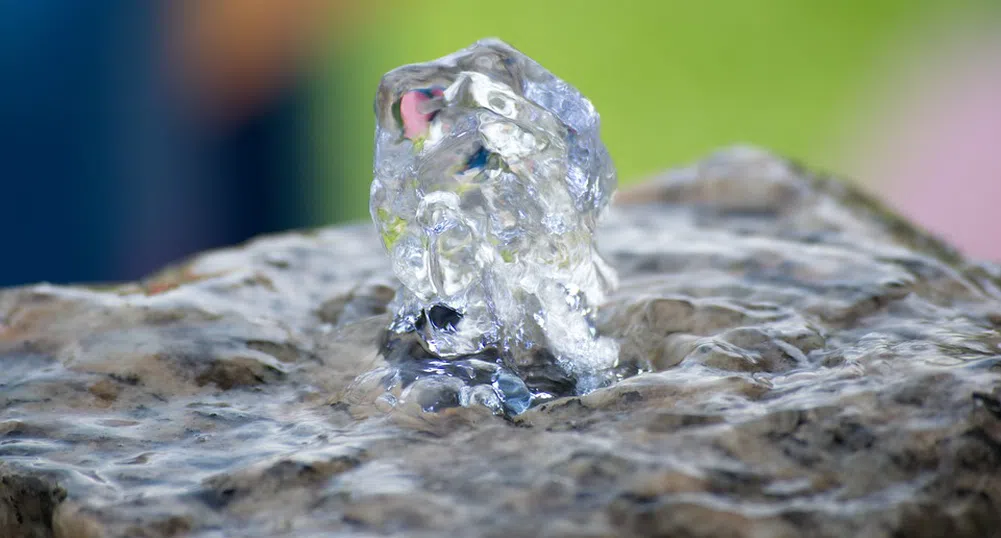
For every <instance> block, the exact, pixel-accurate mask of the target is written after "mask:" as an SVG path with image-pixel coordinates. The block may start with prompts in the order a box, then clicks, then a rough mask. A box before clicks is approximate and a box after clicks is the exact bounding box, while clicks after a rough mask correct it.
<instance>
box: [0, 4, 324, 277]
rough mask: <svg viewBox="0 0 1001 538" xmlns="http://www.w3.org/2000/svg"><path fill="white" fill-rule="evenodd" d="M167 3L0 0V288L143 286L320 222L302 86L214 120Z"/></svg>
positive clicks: (288, 87)
mask: <svg viewBox="0 0 1001 538" xmlns="http://www.w3.org/2000/svg"><path fill="white" fill-rule="evenodd" d="M166 5H167V4H166V3H165V2H153V1H148V2H136V1H134V0H87V1H80V0H43V1H37V2H36V1H34V0H31V1H23V0H4V1H3V2H2V3H0V73H2V77H3V81H4V83H3V84H2V85H0V125H2V126H3V131H2V135H0V136H2V137H3V140H2V143H0V148H2V149H0V167H2V168H0V177H2V178H3V193H2V195H0V230H2V232H0V233H2V237H3V239H4V241H3V244H4V246H3V249H2V252H3V256H2V258H0V259H2V262H0V286H3V285H10V284H20V283H25V282H35V281H42V280H46V281H54V282H78V281H97V282H100V281H110V280H123V279H133V278H137V277H140V276H142V275H145V274H147V273H149V272H151V271H153V270H155V269H157V268H159V267H161V266H162V265H164V264H166V263H168V262H171V261H175V260H177V259H178V258H181V257H183V256H185V255H187V254H189V253H192V252H196V251H199V250H203V249H206V248H209V247H214V246H221V245H228V244H233V243H237V242H240V241H243V240H245V239H247V238H249V237H251V236H254V235H257V234H259V233H264V232H269V231H276V230H282V229H287V228H294V227H302V226H310V225H314V224H316V223H317V222H318V220H319V219H318V218H317V216H316V215H315V214H313V213H315V212H311V211H310V210H309V206H308V204H307V203H306V202H305V200H306V199H307V197H308V193H306V192H305V186H306V184H307V178H306V174H307V172H306V170H305V166H304V164H303V163H305V162H306V158H305V155H304V152H305V149H304V148H306V147H307V144H306V143H305V140H304V138H305V136H306V132H305V131H306V127H305V126H306V125H307V122H306V121H305V119H304V116H305V115H306V114H307V113H308V112H307V111H308V107H307V106H306V105H307V100H308V99H307V98H308V91H306V86H305V84H304V83H303V82H302V81H298V80H292V81H290V82H288V83H284V84H281V85H280V86H279V87H278V88H276V89H275V90H274V91H272V92H270V93H269V94H268V96H267V98H266V99H259V100H258V101H257V102H255V103H254V105H253V106H250V107H246V109H245V110H241V111H240V112H239V113H234V114H226V115H225V117H221V116H223V115H219V116H216V115H214V114H211V113H209V114H206V113H204V110H202V104H201V103H199V102H197V101H198V99H200V97H199V96H198V95H196V93H195V92H194V91H191V90H190V88H187V87H184V86H182V85H181V84H179V81H181V80H182V78H183V77H182V76H179V73H177V72H176V70H175V65H176V62H174V61H173V58H171V52H172V51H171V50H170V48H169V44H170V43H171V41H170V39H168V38H169V36H167V35H165V32H166V31H167V29H168V26H166V25H164V24H163V21H164V20H165V18H167V17H170V16H173V15H172V14H171V13H168V12H167V11H166ZM209 105H211V103H209Z"/></svg>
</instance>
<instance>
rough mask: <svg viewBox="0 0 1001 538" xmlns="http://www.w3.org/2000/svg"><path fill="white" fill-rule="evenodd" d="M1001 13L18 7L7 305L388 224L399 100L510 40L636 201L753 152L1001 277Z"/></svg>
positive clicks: (8, 82)
mask: <svg viewBox="0 0 1001 538" xmlns="http://www.w3.org/2000/svg"><path fill="white" fill-rule="evenodd" d="M999 15H1001V1H999V0H841V1H827V2H825V1H820V0H702V1H682V0H619V1H599V0H482V1H470V0H438V1H436V2H406V1H403V0H211V1H209V0H148V1H144V2H136V1H134V0H90V1H86V2H84V1H81V0H46V1H45V2H33V1H21V2H16V1H12V2H0V73H2V74H3V76H4V78H3V80H4V84H0V118H3V119H4V121H2V122H0V129H4V131H3V134H4V135H5V136H4V137H3V138H2V139H0V151H2V152H3V153H2V154H0V181H2V182H3V183H2V186H3V187H4V190H3V191H2V192H3V196H0V230H3V231H4V232H5V236H4V242H5V250H4V252H5V254H9V255H7V256H5V259H4V263H2V264H0V286H4V285H11V284H22V283H27V282H37V281H41V280H48V281H51V282H79V281H117V280H130V279H135V278H138V277H141V276H143V275H146V274H149V273H150V272H152V271H155V270H157V269H159V268H160V267H162V266H163V265H165V264H167V263H171V262H175V261H178V260H180V259H183V258H185V257H187V256H190V255H191V254H192V253H195V252H199V251H203V250H206V249H209V248H215V247H221V246H226V245H232V244H236V243H240V242H242V241H245V240H247V239H249V238H252V237H254V236H257V235H260V234H263V233H272V232H278V231H282V230H288V229H293V228H309V227H315V226H322V225H327V224H331V223H336V222H342V221H347V220H355V219H363V220H364V219H367V218H368V188H369V183H370V182H371V179H372V165H371V160H372V146H373V136H374V133H373V130H374V119H373V111H372V100H373V94H374V92H375V90H376V87H377V85H378V83H379V79H380V77H381V76H382V74H383V73H385V72H387V71H389V70H391V69H393V68H395V67H397V66H399V65H402V64H407V63H415V62H423V61H427V60H431V59H435V58H438V57H440V56H443V55H445V54H448V53H451V52H453V51H455V50H458V49H460V48H463V47H466V46H468V45H470V44H471V43H473V42H474V41H476V40H478V39H480V38H483V37H488V36H496V37H499V38H501V39H504V40H506V41H508V42H509V43H511V44H512V45H514V46H516V47H518V48H519V49H521V50H522V51H523V52H525V53H526V54H528V55H529V56H531V57H533V58H535V59H536V60H538V61H539V62H540V63H541V64H542V65H543V66H545V67H547V68H548V69H550V70H551V71H552V72H554V73H555V74H556V75H558V76H560V77H561V78H563V79H564V80H566V81H568V82H569V83H571V84H572V85H574V86H576V87H577V88H579V89H580V90H581V91H582V92H583V93H584V94H585V95H586V96H588V97H589V98H590V99H591V100H592V101H593V102H594V104H595V106H596V107H597V109H598V111H599V112H600V113H601V116H602V122H603V127H602V131H603V138H604V140H605V142H606V144H607V145H608V147H609V149H610V151H611V154H612V157H613V159H614V161H615V163H616V165H617V167H618V170H619V176H620V184H621V185H624V186H628V185H629V184H630V183H633V182H636V181H641V180H642V179H643V178H645V177H647V176H649V175H651V174H653V173H656V172H658V171H661V170H664V169H666V168H669V167H672V166H677V165H681V164H685V163H689V162H691V161H693V160H695V159H698V158H700V157H702V156H704V155H706V154H707V153H708V152H710V151H712V150H714V149H717V148H719V147H722V146H727V145H731V144H734V143H742V142H743V143H751V144H754V145H758V146H762V147H765V148H768V149H771V150H773V151H775V152H777V153H780V154H783V155H786V156H789V157H793V158H795V159H798V160H801V161H803V162H805V163H807V164H808V165H809V166H811V167H813V168H820V169H826V170H830V171H834V172H837V173H838V174H839V175H842V176H844V177H848V178H851V179H852V180H855V181H858V182H859V183H860V184H862V185H863V186H864V187H865V188H866V189H868V190H871V191H873V192H874V193H876V194H877V195H878V196H881V197H882V198H884V199H886V200H887V201H888V202H889V203H890V204H891V205H892V206H894V207H895V208H897V209H898V210H900V211H901V212H903V213H904V214H905V215H906V216H908V217H910V218H911V219H913V220H914V221H916V222H918V223H919V224H921V225H923V226H925V227H927V228H928V229H930V230H931V231H933V232H935V233H937V234H939V235H941V236H942V237H943V238H945V239H946V240H948V241H951V242H952V243H954V244H955V245H957V246H958V247H959V248H960V249H961V250H963V251H965V252H966V253H968V254H970V255H973V256H977V257H983V258H987V259H992V260H997V261H1001V240H998V239H997V238H996V234H995V233H994V232H993V230H994V228H995V226H994V223H993V219H992V218H991V215H993V213H994V212H995V211H996V209H995V208H996V207H997V206H998V205H1001V151H998V148H1001V17H999ZM373 248H378V245H373Z"/></svg>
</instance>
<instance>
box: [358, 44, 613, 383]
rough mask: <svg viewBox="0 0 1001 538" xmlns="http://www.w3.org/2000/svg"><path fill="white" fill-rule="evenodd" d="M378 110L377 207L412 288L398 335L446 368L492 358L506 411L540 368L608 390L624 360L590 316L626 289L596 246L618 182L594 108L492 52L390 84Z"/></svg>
mask: <svg viewBox="0 0 1001 538" xmlns="http://www.w3.org/2000/svg"><path fill="white" fill-rule="evenodd" d="M375 108H376V117H377V127H376V148H375V163H374V168H375V178H374V180H373V182H372V189H371V206H370V209H371V213H372V218H373V220H374V221H375V223H376V227H377V228H378V231H379V232H380V234H381V237H382V241H383V244H384V245H385V247H386V250H387V251H388V252H389V254H390V257H391V258H392V264H393V270H394V272H395V274H396V276H397V277H398V278H399V279H400V282H401V283H402V286H401V288H400V290H399V291H398V293H397V296H396V299H395V301H394V312H395V318H394V321H393V323H392V325H391V327H390V329H391V332H392V334H397V335H408V334H409V335H415V336H416V337H417V339H418V341H419V342H420V344H421V346H422V347H423V349H424V350H425V351H426V352H427V353H428V354H429V355H430V356H432V357H434V358H437V359H446V360H450V361H461V360H464V358H468V357H470V356H482V354H484V353H488V354H489V353H491V352H494V355H492V356H494V357H495V362H496V363H497V364H498V365H500V366H502V367H503V368H502V369H501V370H502V371H501V373H495V375H494V376H493V382H492V383H493V386H494V387H495V389H496V390H497V391H498V394H499V395H500V397H501V399H503V397H504V395H505V393H504V390H503V389H501V388H497V387H498V386H501V385H511V384H512V383H514V384H517V383H515V382H514V381H512V380H511V379H510V378H504V377H502V376H501V374H502V373H504V372H506V371H508V370H510V371H513V372H516V373H518V374H519V375H520V376H521V377H522V378H525V377H526V372H528V371H531V370H532V369H533V368H537V367H544V366H545V364H542V363H549V364H550V365H555V367H556V368H557V369H558V370H559V371H560V372H562V374H563V375H565V376H567V378H568V379H570V380H572V386H573V387H574V388H573V391H575V392H578V393H580V392H587V391H589V390H592V389H593V388H595V387H597V386H600V385H601V384H602V383H605V382H606V381H607V380H608V379H609V375H610V374H609V371H610V368H612V367H613V366H614V365H615V363H616V360H617V356H618V347H617V345H616V343H615V342H614V341H612V340H611V339H609V338H604V337H600V336H598V335H597V334H596V332H595V329H594V324H593V315H594V308H595V307H596V306H597V305H599V304H600V303H601V302H602V300H603V298H604V296H605V293H606V292H607V291H608V290H609V289H610V288H611V287H612V286H614V279H615V277H614V273H613V272H612V271H611V269H610V268H609V267H608V266H607V265H606V264H605V263H604V262H603V261H602V259H601V257H600V256H599V255H598V252H597V251H596V249H595V244H594V239H593V233H594V230H595V226H596V223H597V221H598V219H599V217H600V216H601V215H602V213H603V212H604V210H605V208H606V206H607V205H608V202H609V199H610V198H611V196H612V193H613V191H614V190H615V185H616V174H615V168H614V166H613V165H612V162H611V160H610V158H609V156H608V152H607V150H606V149H605V146H604V145H603V144H602V142H601V139H600V136H599V118H598V114H597V112H596V111H595V109H594V107H593V105H592V104H591V102H590V101H588V100H587V99H586V98H585V97H584V96H582V95H581V94H580V93H579V92H578V91H577V90H576V89H574V88H573V87H571V86H570V85H569V84H567V83H566V82H564V81H562V80H560V79H559V78H557V77H555V76H554V75H553V74H551V73H549V72H548V71H547V70H545V69H544V68H543V67H542V66H540V65H539V64H538V63H536V62H535V61H533V60H532V59H530V58H528V57H527V56H525V55H524V54H522V53H520V52H519V51H517V50H515V49H514V48H512V47H511V46H509V45H507V44H506V43H504V42H502V41H499V40H496V39H487V40H482V41H479V42H477V43H475V44H474V45H472V46H471V47H469V48H467V49H464V50H461V51H459V52H456V53H454V54H451V55H449V56H446V57H444V58H441V59H438V60H436V61H433V62H428V63H424V64H416V65H407V66H403V67H400V68H397V69H395V70H393V71H391V72H389V73H387V74H386V75H385V76H384V77H383V79H382V81H381V83H380V85H379V91H378V95H377V97H376V102H375ZM499 376H500V377H499ZM514 390H522V388H521V387H517V388H516V389H514Z"/></svg>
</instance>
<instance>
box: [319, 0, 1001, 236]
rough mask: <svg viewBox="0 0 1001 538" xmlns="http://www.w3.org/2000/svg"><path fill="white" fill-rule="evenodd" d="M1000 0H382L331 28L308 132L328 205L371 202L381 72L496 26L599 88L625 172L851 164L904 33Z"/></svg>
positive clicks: (573, 79)
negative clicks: (856, 135) (720, 164)
mask: <svg viewBox="0 0 1001 538" xmlns="http://www.w3.org/2000/svg"><path fill="white" fill-rule="evenodd" d="M998 4H1001V2H995V1H991V0H984V1H977V0H958V1H948V0H937V1H936V0H875V1H866V0H844V1H838V2H822V1H810V0H756V1H752V0H707V1H696V2H692V1H676V0H659V1H658V0H620V1H602V0H549V1H540V0H504V1H498V2H494V1H483V2H470V1H468V0H439V1H436V2H389V3H386V4H383V5H380V6H378V8H377V9H376V12H375V13H373V14H372V16H370V17H364V20H363V21H362V22H361V23H359V24H357V25H355V26H353V27H352V28H350V29H348V30H347V31H346V32H345V34H344V35H340V36H338V37H337V39H335V40H334V41H333V43H332V44H331V46H330V54H329V56H326V57H325V60H324V61H323V62H322V65H323V66H325V70H324V76H323V77H322V78H321V79H319V80H318V81H317V83H316V86H315V90H316V96H315V102H316V105H317V107H318V114H317V116H316V117H317V122H316V124H315V125H316V129H318V130H319V132H318V135H317V136H316V137H315V138H314V140H315V141H316V142H317V143H318V144H319V146H318V147H317V148H316V155H317V159H318V160H317V166H318V173H319V179H318V181H319V182H320V183H321V184H322V185H324V186H326V187H327V189H328V190H327V191H326V194H325V195H324V196H322V197H320V198H319V199H318V200H317V201H318V202H320V203H321V204H323V206H322V210H321V211H322V213H323V214H326V215H330V216H331V217H333V218H334V219H335V220H342V219H355V218H364V217H365V216H366V215H367V205H366V204H367V199H368V183H369V181H370V180H371V157H370V156H371V154H372V136H370V132H371V131H372V128H373V119H372V111H371V107H370V106H369V103H370V102H371V100H372V96H373V94H374V91H375V87H376V85H377V84H378V80H379V77H380V76H381V75H382V74H383V73H384V72H386V71H388V70H390V69H392V68H394V67H396V66H399V65H402V64H406V63H414V62H420V61H425V60H429V59H433V58H437V57H440V56H442V55H445V54H447V53H450V52H452V51H455V50H457V49H460V48H462V47H465V46H468V45H469V44H471V43H472V42H474V41H476V40H477V39H479V38H482V37H487V36H496V37H500V38H501V39H504V40H505V41H507V42H509V43H511V44H512V45H514V46H515V47H517V48H519V49H521V50H522V51H523V52H525V53H526V54H528V55H529V56H531V57H533V58H534V59H536V60H537V61H539V62H540V63H541V64H542V65H544V66H546V67H547V68H549V69H550V70H551V71H552V72H554V73H555V74H556V75H557V76H560V77H561V78H563V79H564V80H567V81H568V82H570V83H571V84H573V85H574V86H576V87H577V88H578V89H579V90H580V91H581V92H582V93H584V94H585V95H586V96H588V97H589V98H590V99H591V100H592V101H593V102H594V104H595V106H596V107H597V109H598V111H599V113H600V114H601V117H602V134H603V138H604V140H605V143H606V144H607V146H608V148H609V150H610V152H611V154H612V156H613V158H614V160H615V163H616V165H617V167H618V170H619V176H620V185H628V184H629V183H631V182H635V181H638V180H640V179H642V178H643V177H645V176H647V175H649V174H651V173H654V172H657V171H659V170H663V169H664V168H666V167H668V166H672V165H678V164H681V163H685V162H688V161H691V160H693V159H696V158H698V157H700V156H703V155H705V154H706V153H707V152H709V151H711V150H713V149H715V148H718V147H720V146H723V145H727V144H731V143H736V142H751V143H754V144H755V145H759V146H764V147H767V148H770V149H772V150H774V151H777V152H779V153H782V154H784V155H787V156H790V157H794V158H798V159H802V160H804V161H806V162H809V163H810V164H811V165H812V166H815V167H820V168H826V169H830V170H838V171H846V170H844V166H842V165H841V164H842V163H841V160H842V159H843V158H844V157H845V155H844V153H845V151H846V150H845V148H844V145H845V138H846V137H850V136H851V130H852V129H853V128H855V124H856V123H857V122H858V121H859V120H860V119H859V118H858V116H859V115H860V114H863V113H864V111H865V110H866V109H867V106H869V103H870V102H871V101H872V100H873V99H874V98H875V96H874V92H878V91H879V86H880V83H881V77H882V76H883V75H884V74H885V73H886V72H887V70H888V69H891V68H892V67H893V64H894V63H895V62H901V61H905V58H906V53H907V50H906V49H907V48H908V47H912V48H917V47H918V46H919V45H920V44H921V42H922V38H926V37H927V36H928V35H929V34H932V33H934V32H935V31H936V28H938V27H940V26H942V25H943V23H944V22H945V21H950V20H957V19H959V20H961V19H973V18H977V17H979V16H981V15H983V14H985V13H989V12H990V11H991V10H992V9H994V8H995V7H997V5H998ZM901 49H903V50H901ZM332 140H337V144H338V145H337V146H336V147H333V146H331V145H330V144H329V143H330V141H332ZM846 172H847V171H846Z"/></svg>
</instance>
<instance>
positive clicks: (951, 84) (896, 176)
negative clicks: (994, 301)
mask: <svg viewBox="0 0 1001 538" xmlns="http://www.w3.org/2000/svg"><path fill="white" fill-rule="evenodd" d="M900 82H904V83H905V84H901V86H903V87H901V88H897V91H895V92H894V95H895V96H896V99H895V102H894V103H891V104H890V105H889V107H890V108H891V109H892V110H891V112H890V114H889V119H888V120H886V121H885V123H883V124H881V125H876V126H874V127H872V130H873V131H874V132H875V137H874V138H870V139H869V140H870V142H871V144H870V147H868V148H866V149H865V150H864V153H866V154H867V159H866V160H865V161H864V162H863V163H861V164H862V170H861V174H860V175H861V177H863V178H866V179H870V180H873V181H872V183H870V184H871V185H872V186H873V188H875V189H876V190H877V191H879V192H880V193H881V194H882V195H883V196H884V197H885V198H887V199H888V200H890V203H891V205H893V206H895V207H896V208H897V209H898V210H900V211H901V212H902V213H903V214H904V215H906V216H908V217H910V218H911V219H913V220H915V221H917V222H918V223H919V224H921V225H922V226H923V227H925V228H926V229H928V230H929V231H931V232H932V233H934V234H936V235H938V236H940V237H942V238H943V239H946V240H947V241H949V242H950V243H952V244H953V245H955V246H957V247H959V249H960V250H961V251H963V252H964V253H966V254H967V255H970V256H973V257H976V258H984V259H990V260H994V261H1001V234H999V232H998V230H999V226H998V221H997V217H996V215H997V214H998V209H999V207H1001V40H999V39H997V38H994V37H989V38H986V39H979V40H972V41H970V40H967V41H966V42H965V43H963V44H961V45H959V46H954V47H947V48H946V51H945V53H944V54H943V53H942V51H941V50H939V53H938V54H935V55H934V57H932V58H925V59H923V62H922V65H921V66H920V69H919V70H917V72H916V73H915V74H914V76H913V77H905V78H904V79H903V80H902V81H898V83H900Z"/></svg>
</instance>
